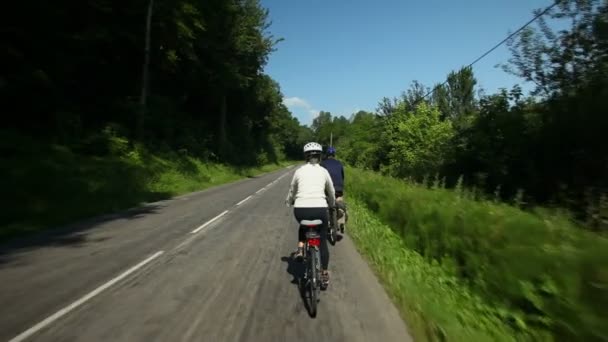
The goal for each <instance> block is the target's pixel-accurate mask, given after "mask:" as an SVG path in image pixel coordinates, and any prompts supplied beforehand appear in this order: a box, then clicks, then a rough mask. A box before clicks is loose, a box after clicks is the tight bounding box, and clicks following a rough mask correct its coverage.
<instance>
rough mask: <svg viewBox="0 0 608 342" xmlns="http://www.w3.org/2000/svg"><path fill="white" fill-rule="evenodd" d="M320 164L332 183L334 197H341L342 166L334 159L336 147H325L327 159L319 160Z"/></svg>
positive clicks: (342, 186)
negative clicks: (334, 192)
mask: <svg viewBox="0 0 608 342" xmlns="http://www.w3.org/2000/svg"><path fill="white" fill-rule="evenodd" d="M321 166H323V167H324V168H326V169H327V171H328V172H329V175H330V176H331V180H332V182H333V183H334V189H335V191H336V197H342V194H343V191H344V166H342V163H340V162H339V161H338V160H337V159H336V149H335V148H334V147H332V146H330V147H329V148H328V149H327V159H325V160H324V161H322V162H321Z"/></svg>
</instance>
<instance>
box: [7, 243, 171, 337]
mask: <svg viewBox="0 0 608 342" xmlns="http://www.w3.org/2000/svg"><path fill="white" fill-rule="evenodd" d="M163 253H164V251H158V252H156V253H154V254H152V255H151V256H150V257H148V258H147V259H146V260H144V261H142V262H140V263H139V264H137V265H135V266H133V267H131V268H129V269H128V270H126V271H125V272H123V273H122V274H121V275H119V276H118V277H116V278H114V279H112V280H110V281H108V282H107V283H105V284H103V285H101V286H100V287H98V288H96V289H95V290H93V291H91V292H89V293H88V294H86V295H85V296H84V297H82V298H80V299H78V300H77V301H75V302H73V303H72V304H70V305H68V306H66V307H65V308H63V309H61V310H59V311H57V312H55V313H54V314H52V315H51V316H49V317H47V318H45V319H44V320H43V321H41V322H40V323H38V324H36V325H34V326H33V327H31V328H29V329H27V330H26V331H24V332H22V333H21V334H19V335H17V336H15V337H13V338H12V339H11V340H9V342H21V341H25V339H27V338H28V337H31V336H32V335H34V334H35V333H36V332H38V331H39V330H41V329H42V328H44V327H46V326H47V325H49V324H51V323H53V322H54V321H56V320H58V319H59V318H61V317H62V316H65V315H66V314H68V313H69V312H70V311H72V310H74V309H75V308H77V307H79V306H80V305H82V304H84V303H85V302H87V301H88V300H90V299H91V298H93V297H95V296H97V295H98V294H100V293H102V292H103V291H104V290H106V289H108V288H109V287H110V286H112V285H114V284H116V283H118V282H119V281H121V280H122V279H124V278H126V277H127V276H129V275H130V274H131V273H133V272H135V271H137V270H138V269H140V268H142V267H143V266H144V265H146V264H147V263H149V262H150V261H152V260H154V259H156V258H158V257H159V256H160V255H161V254H163Z"/></svg>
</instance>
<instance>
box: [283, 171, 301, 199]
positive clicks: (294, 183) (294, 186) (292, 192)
mask: <svg viewBox="0 0 608 342" xmlns="http://www.w3.org/2000/svg"><path fill="white" fill-rule="evenodd" d="M297 177H298V173H297V172H296V173H294V175H293V178H292V179H291V184H290V185H289V192H287V198H286V199H285V202H286V203H287V204H293V203H294V200H295V196H296V193H297V192H298V180H297Z"/></svg>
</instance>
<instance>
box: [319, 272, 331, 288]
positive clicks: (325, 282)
mask: <svg viewBox="0 0 608 342" xmlns="http://www.w3.org/2000/svg"><path fill="white" fill-rule="evenodd" d="M328 286H329V271H322V272H321V289H323V290H325V289H327V287H328Z"/></svg>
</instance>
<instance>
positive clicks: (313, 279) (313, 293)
mask: <svg viewBox="0 0 608 342" xmlns="http://www.w3.org/2000/svg"><path fill="white" fill-rule="evenodd" d="M316 254H317V252H316V250H315V249H314V248H311V249H309V255H308V256H309V258H308V260H309V262H308V265H309V266H308V267H309V268H308V272H309V273H308V274H309V278H308V286H307V287H308V290H309V292H310V303H309V305H310V315H311V316H312V317H316V316H317V300H318V299H317V289H316V288H317V286H318V283H319V275H318V272H317V262H318V260H317V257H316Z"/></svg>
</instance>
